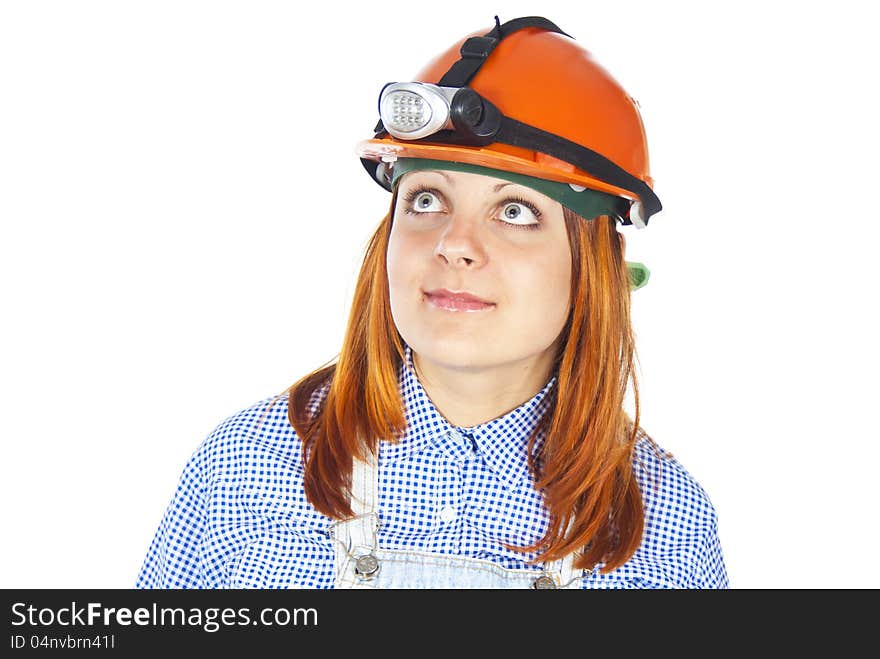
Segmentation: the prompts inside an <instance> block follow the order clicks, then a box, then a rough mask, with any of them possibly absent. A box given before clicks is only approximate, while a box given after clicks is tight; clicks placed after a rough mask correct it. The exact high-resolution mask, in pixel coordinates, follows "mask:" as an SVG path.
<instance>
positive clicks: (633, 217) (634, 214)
mask: <svg viewBox="0 0 880 659" xmlns="http://www.w3.org/2000/svg"><path fill="white" fill-rule="evenodd" d="M629 220H630V222H632V223H633V224H635V225H636V229H644V228H645V227H646V226H648V222H647V220H646V219H645V207H644V206H643V205H642V202H640V201H639V200H638V199H636V200H635V201H633V202H632V205H631V206H630V207H629Z"/></svg>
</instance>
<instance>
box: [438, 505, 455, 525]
mask: <svg viewBox="0 0 880 659" xmlns="http://www.w3.org/2000/svg"><path fill="white" fill-rule="evenodd" d="M440 519H442V520H443V521H444V522H451V521H452V520H454V519H455V508H453V507H452V506H446V507H444V508H443V510H441V511H440Z"/></svg>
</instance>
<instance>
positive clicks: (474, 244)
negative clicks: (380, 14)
mask: <svg viewBox="0 0 880 659" xmlns="http://www.w3.org/2000/svg"><path fill="white" fill-rule="evenodd" d="M434 256H436V257H437V258H438V259H440V260H441V261H443V262H444V264H447V265H452V266H456V267H465V268H476V267H480V266H481V265H483V264H484V263H485V262H486V260H487V255H486V248H485V245H484V244H483V241H482V239H481V237H480V226H479V222H477V221H474V220H473V219H472V218H468V217H467V216H463V215H461V214H455V215H450V218H449V221H448V222H447V223H446V225H445V226H444V227H443V231H442V232H441V233H440V236H439V237H438V240H437V245H436V246H435V247H434Z"/></svg>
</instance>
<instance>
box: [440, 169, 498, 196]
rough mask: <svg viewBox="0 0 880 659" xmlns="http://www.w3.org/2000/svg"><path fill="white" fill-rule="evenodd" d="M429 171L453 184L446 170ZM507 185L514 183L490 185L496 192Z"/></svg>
mask: <svg viewBox="0 0 880 659" xmlns="http://www.w3.org/2000/svg"><path fill="white" fill-rule="evenodd" d="M429 171H431V172H433V173H435V174H440V176H442V177H443V178H445V179H446V180H447V181H448V182H449V184H450V185H455V183H454V181H453V180H452V177H450V176H449V174H447V173H446V172H444V171H443V170H442V169H431V170H429ZM507 185H514V184H513V183H510V182H508V183H498V184H496V185H493V186H492V192H498V191H499V190H500V189H501V188H503V187H505V186H507Z"/></svg>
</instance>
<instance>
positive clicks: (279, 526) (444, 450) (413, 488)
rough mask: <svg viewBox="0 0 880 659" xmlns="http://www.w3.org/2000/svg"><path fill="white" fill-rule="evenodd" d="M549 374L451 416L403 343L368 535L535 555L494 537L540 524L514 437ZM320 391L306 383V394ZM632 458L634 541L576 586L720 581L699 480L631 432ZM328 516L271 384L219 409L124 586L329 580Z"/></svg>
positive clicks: (317, 584) (304, 584) (536, 415)
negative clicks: (463, 420) (513, 395)
mask: <svg viewBox="0 0 880 659" xmlns="http://www.w3.org/2000/svg"><path fill="white" fill-rule="evenodd" d="M554 384H555V378H551V380H550V381H549V382H548V383H547V384H546V385H545V386H544V388H543V389H542V390H541V391H540V392H538V393H537V394H536V395H535V396H533V397H532V398H531V399H530V400H528V401H526V402H525V403H523V404H522V405H520V406H519V407H517V408H516V409H515V410H513V411H511V412H508V413H507V414H505V415H504V416H501V417H499V418H497V419H494V420H492V421H489V422H487V423H483V424H480V425H477V426H473V427H469V428H463V427H455V426H453V425H451V424H450V423H449V422H447V421H446V420H445V419H444V418H443V416H441V415H440V413H439V412H438V411H437V410H436V408H435V407H434V405H433V404H432V403H431V401H430V399H429V398H428V396H427V394H426V393H425V391H424V389H423V388H422V386H421V383H420V382H419V380H418V378H417V376H416V374H415V371H414V370H413V367H412V354H411V351H410V350H409V348H408V347H407V350H406V360H405V361H404V363H403V364H402V365H401V369H400V378H399V386H400V392H401V395H402V399H403V401H404V404H405V407H406V421H407V427H406V431H405V434H404V436H403V437H402V438H401V440H400V441H399V442H397V443H392V442H381V443H380V450H379V460H378V463H379V478H380V481H379V501H378V507H379V512H380V520H381V524H380V528H379V536H378V542H379V546H380V547H381V548H383V549H411V550H417V551H422V552H435V553H439V554H447V555H455V556H467V557H472V558H478V559H484V560H489V561H493V562H495V563H497V564H499V565H501V566H504V567H507V568H521V569H527V568H530V567H532V568H534V569H538V567H537V566H529V565H526V562H527V561H529V560H532V559H534V558H535V554H531V553H525V554H523V553H519V552H515V551H512V550H509V549H506V548H505V547H504V543H509V544H514V545H520V546H524V545H527V544H529V543H532V542H534V541H535V540H537V539H538V538H540V537H541V536H542V535H543V534H544V531H545V530H546V528H547V524H548V518H547V513H546V509H545V508H544V506H543V504H542V498H541V495H540V493H539V492H537V491H536V490H535V489H534V480H533V477H532V475H531V473H530V472H529V469H528V464H527V459H526V458H527V454H526V451H527V443H528V438H529V435H530V434H531V431H532V430H533V429H534V428H535V426H536V425H537V424H538V422H539V421H540V419H541V416H542V415H543V413H544V412H545V410H546V409H547V407H548V405H549V397H548V396H547V393H548V392H549V391H550V389H551V388H552V387H553V386H554ZM325 394H326V387H325V388H324V389H319V391H318V392H316V394H315V396H314V397H313V399H312V405H313V408H314V407H316V406H317V405H319V404H320V402H321V399H322V398H323V396H324V395H325ZM541 441H542V437H541V436H539V437H538V438H537V444H536V450H537V448H539V447H540V444H541ZM633 462H634V474H635V478H636V480H637V482H638V484H639V487H640V489H641V492H642V498H643V500H644V508H645V532H644V537H643V541H642V544H641V546H640V547H639V549H638V550H637V551H636V552H635V554H634V555H633V556H632V557H631V558H630V559H629V560H628V561H627V562H626V563H625V564H624V565H622V566H621V567H619V568H617V569H615V570H613V571H612V572H610V573H608V574H601V573H600V572H598V571H593V573H591V574H586V575H585V576H583V577H582V585H583V587H584V588H726V587H728V580H727V573H726V570H725V565H724V560H723V557H722V553H721V547H720V544H719V541H718V534H717V526H716V515H715V510H714V508H713V506H712V504H711V502H710V500H709V498H708V496H707V495H706V492H705V491H704V490H703V489H702V488H701V487H700V485H699V484H698V483H697V482H696V481H695V480H694V478H693V477H691V476H690V474H688V472H687V471H685V469H684V468H683V467H682V466H681V464H679V463H678V461H677V460H675V459H674V458H673V457H671V456H670V455H668V454H666V453H665V452H664V451H663V450H662V449H660V447H659V446H657V445H656V444H655V443H654V442H653V441H652V440H650V439H649V438H648V437H647V436H646V435H644V434H643V433H640V435H639V439H638V441H637V443H636V448H635V454H634V461H633ZM332 522H333V520H331V519H330V518H329V517H326V516H325V515H323V514H321V513H319V512H318V511H317V510H315V509H314V508H313V507H312V505H311V504H310V503H309V502H308V500H307V499H306V496H305V492H304V490H303V469H302V465H301V462H300V441H299V439H298V437H297V435H296V432H295V431H294V429H293V428H292V427H291V425H290V423H289V422H288V419H287V397H286V395H285V396H280V397H279V396H272V397H269V398H266V399H264V400H261V401H260V402H258V403H256V404H255V405H252V406H250V407H248V408H247V409H244V410H242V411H240V412H238V413H236V414H233V415H232V416H230V417H229V418H227V419H226V420H224V421H223V422H222V423H220V424H219V425H218V426H217V427H216V428H215V429H214V430H213V432H211V433H210V435H208V437H207V438H206V439H205V440H204V441H203V442H202V443H201V445H200V446H199V447H198V448H197V449H196V450H195V452H194V453H193V454H192V456H191V457H190V459H189V460H188V461H187V463H186V466H185V467H184V469H183V473H182V475H181V478H180V482H179V484H178V486H177V490H176V492H175V493H174V496H173V498H172V500H171V502H170V504H169V506H168V508H167V510H166V511H165V515H164V517H163V518H162V521H161V523H160V524H159V528H158V530H157V532H156V534H155V537H154V538H153V541H152V543H151V545H150V548H149V550H148V552H147V555H146V558H145V559H144V562H143V565H142V567H141V570H140V573H139V574H138V577H137V582H136V587H138V588H332V587H333V585H334V581H335V562H334V560H335V559H334V547H333V544H332V542H333V541H332V540H331V539H330V536H329V533H328V529H329V526H330V524H331V523H332Z"/></svg>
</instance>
